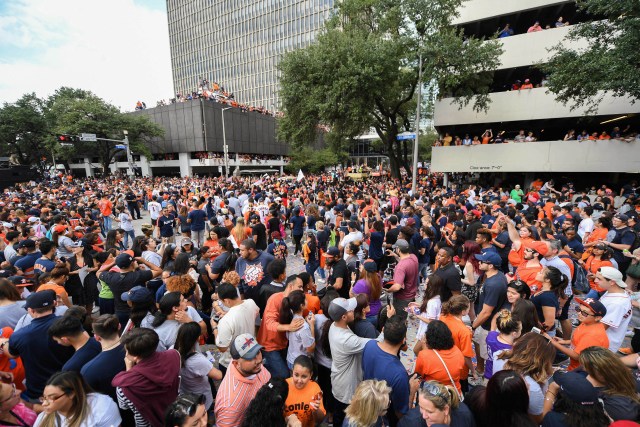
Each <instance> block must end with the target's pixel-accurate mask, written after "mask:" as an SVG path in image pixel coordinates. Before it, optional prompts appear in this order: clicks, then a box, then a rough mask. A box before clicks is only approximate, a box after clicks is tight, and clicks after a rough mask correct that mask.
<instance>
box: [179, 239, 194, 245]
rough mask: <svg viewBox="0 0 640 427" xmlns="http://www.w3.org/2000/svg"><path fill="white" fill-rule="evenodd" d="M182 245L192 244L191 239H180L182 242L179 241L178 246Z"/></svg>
mask: <svg viewBox="0 0 640 427" xmlns="http://www.w3.org/2000/svg"><path fill="white" fill-rule="evenodd" d="M184 245H193V240H191V239H182V242H180V246H184Z"/></svg>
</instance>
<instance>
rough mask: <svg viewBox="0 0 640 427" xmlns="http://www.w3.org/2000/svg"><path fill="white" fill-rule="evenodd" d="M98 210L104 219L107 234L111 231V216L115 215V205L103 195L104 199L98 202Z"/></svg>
mask: <svg viewBox="0 0 640 427" xmlns="http://www.w3.org/2000/svg"><path fill="white" fill-rule="evenodd" d="M98 208H100V213H101V214H102V218H103V221H104V222H103V224H102V225H103V226H104V230H105V233H106V232H108V231H109V230H111V215H112V214H113V203H111V200H109V199H108V198H107V195H106V194H105V195H103V196H102V199H100V201H99V202H98Z"/></svg>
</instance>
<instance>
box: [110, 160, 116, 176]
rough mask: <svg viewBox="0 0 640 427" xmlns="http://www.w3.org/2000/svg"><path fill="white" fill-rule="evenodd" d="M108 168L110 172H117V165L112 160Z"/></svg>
mask: <svg viewBox="0 0 640 427" xmlns="http://www.w3.org/2000/svg"><path fill="white" fill-rule="evenodd" d="M109 170H110V171H111V173H112V174H114V173H116V172H118V166H117V165H116V162H113V163H111V164H110V165H109Z"/></svg>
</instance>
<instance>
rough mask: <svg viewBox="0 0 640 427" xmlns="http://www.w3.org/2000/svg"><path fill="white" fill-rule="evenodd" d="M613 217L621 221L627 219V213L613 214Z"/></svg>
mask: <svg viewBox="0 0 640 427" xmlns="http://www.w3.org/2000/svg"><path fill="white" fill-rule="evenodd" d="M613 217H614V218H617V219H619V220H620V221H622V222H627V221H629V217H628V216H627V215H625V214H623V213H618V214H615V215H614V216H613Z"/></svg>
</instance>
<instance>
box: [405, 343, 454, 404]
mask: <svg viewBox="0 0 640 427" xmlns="http://www.w3.org/2000/svg"><path fill="white" fill-rule="evenodd" d="M437 351H438V354H439V355H440V357H442V360H443V361H444V363H445V364H446V365H447V368H448V369H449V373H450V374H451V377H452V378H453V381H454V382H455V384H456V388H457V389H458V391H459V392H460V393H462V389H461V388H460V378H461V374H462V369H463V368H464V355H463V354H462V352H461V351H460V349H459V348H458V347H456V346H455V345H454V346H453V347H451V348H450V349H449V350H437ZM415 371H416V372H417V373H419V374H420V375H421V376H422V378H423V379H424V380H427V381H429V380H434V381H437V382H439V383H440V384H444V385H451V380H450V379H449V374H447V369H445V367H444V365H443V364H442V362H441V361H440V359H439V358H438V356H437V355H436V354H435V350H431V349H429V348H427V349H424V350H422V351H421V352H420V354H418V357H417V359H416V370H415Z"/></svg>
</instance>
